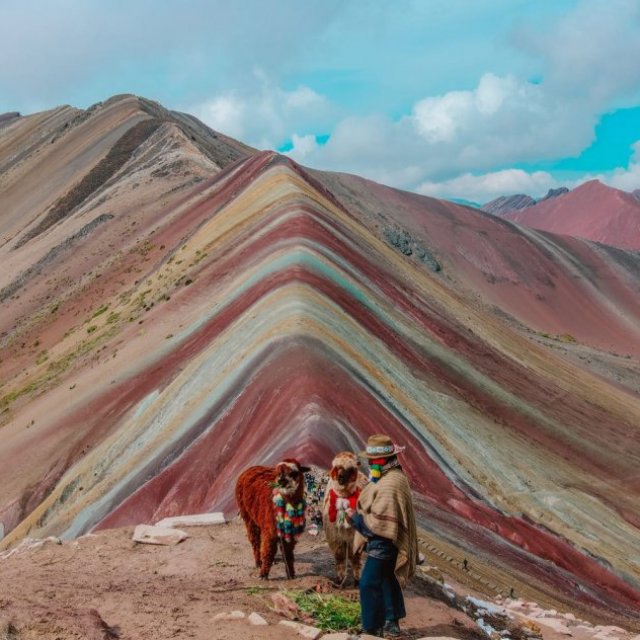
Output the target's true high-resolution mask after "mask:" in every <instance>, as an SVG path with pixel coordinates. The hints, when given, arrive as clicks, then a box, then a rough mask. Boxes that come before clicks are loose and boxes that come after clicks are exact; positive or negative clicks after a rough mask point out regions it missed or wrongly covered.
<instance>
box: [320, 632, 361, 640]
mask: <svg viewBox="0 0 640 640" xmlns="http://www.w3.org/2000/svg"><path fill="white" fill-rule="evenodd" d="M354 637H355V636H352V635H349V634H348V633H325V634H324V635H323V636H322V640H351V639H352V638H354ZM358 637H360V638H362V637H363V636H358Z"/></svg>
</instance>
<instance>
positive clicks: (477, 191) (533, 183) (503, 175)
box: [416, 169, 559, 204]
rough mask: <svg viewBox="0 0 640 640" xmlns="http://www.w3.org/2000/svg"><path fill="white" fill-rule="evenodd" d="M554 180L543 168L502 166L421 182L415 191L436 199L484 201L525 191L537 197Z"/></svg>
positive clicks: (551, 186) (551, 187) (553, 185)
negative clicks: (481, 172)
mask: <svg viewBox="0 0 640 640" xmlns="http://www.w3.org/2000/svg"><path fill="white" fill-rule="evenodd" d="M558 186H559V185H558V182H557V180H556V179H555V178H554V177H553V176H552V175H551V174H550V173H547V172H546V171H534V172H533V173H528V172H526V171H523V170H522V169H504V170H503V171H493V172H490V173H486V174H484V175H473V174H471V173H465V174H464V175H461V176H457V177H455V178H452V179H451V180H444V181H442V182H428V181H427V182H423V183H422V184H420V185H418V187H417V188H416V191H417V192H418V193H422V194H423V195H427V196H433V197H436V198H463V199H465V200H471V201H473V202H478V203H480V204H484V203H485V202H489V201H490V200H493V199H494V198H497V197H499V196H502V195H512V194H516V193H526V194H527V195H530V196H533V197H534V198H539V197H540V196H542V195H544V194H545V193H546V192H547V191H548V190H549V189H554V188H556V187H558Z"/></svg>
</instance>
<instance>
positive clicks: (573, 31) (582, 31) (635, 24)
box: [514, 0, 640, 109]
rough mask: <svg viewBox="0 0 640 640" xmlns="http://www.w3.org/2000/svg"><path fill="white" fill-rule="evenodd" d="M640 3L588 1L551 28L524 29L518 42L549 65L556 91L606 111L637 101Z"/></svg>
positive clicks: (548, 73)
mask: <svg viewBox="0 0 640 640" xmlns="http://www.w3.org/2000/svg"><path fill="white" fill-rule="evenodd" d="M639 36H640V3H638V2H637V0H582V2H580V3H579V4H578V5H577V7H576V8H575V9H574V10H573V11H572V12H570V13H569V14H567V15H566V16H564V17H563V18H561V19H560V20H558V21H557V22H556V23H555V24H554V25H552V26H551V27H550V28H547V29H537V30H536V31H533V30H532V29H530V28H528V29H525V28H521V29H519V30H517V31H516V32H515V33H514V42H515V43H516V45H517V46H518V47H520V48H522V49H524V50H525V51H527V52H529V53H530V54H533V55H534V56H535V57H536V58H537V59H539V60H541V61H542V62H543V68H542V73H543V74H544V77H545V83H546V84H547V85H548V87H549V89H550V91H552V92H553V93H554V95H557V96H569V97H572V98H573V99H575V98H576V97H578V96H579V97H580V99H581V100H583V101H585V102H588V103H589V104H590V105H592V108H595V109H600V108H602V107H603V106H604V105H605V104H606V103H608V102H609V101H610V100H614V101H622V102H624V100H625V99H628V98H629V97H631V98H634V99H637V98H638V90H639V89H640V65H638V63H637V61H638V60H640V37H639Z"/></svg>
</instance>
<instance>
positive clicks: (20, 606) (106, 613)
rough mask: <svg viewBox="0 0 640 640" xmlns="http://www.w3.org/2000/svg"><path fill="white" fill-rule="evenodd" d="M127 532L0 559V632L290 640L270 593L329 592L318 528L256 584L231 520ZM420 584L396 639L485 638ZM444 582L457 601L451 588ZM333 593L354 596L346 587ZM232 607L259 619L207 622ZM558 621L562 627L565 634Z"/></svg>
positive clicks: (24, 639)
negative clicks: (289, 565)
mask: <svg viewBox="0 0 640 640" xmlns="http://www.w3.org/2000/svg"><path fill="white" fill-rule="evenodd" d="M132 531H133V529H132V528H123V529H116V530H111V531H104V532H101V533H100V534H98V535H93V534H90V535H88V536H84V537H82V538H79V539H77V540H73V541H65V542H63V543H60V542H59V541H56V540H47V541H45V542H40V543H37V544H35V545H32V546H27V545H24V546H23V547H21V548H19V549H17V550H13V551H12V552H5V553H4V554H3V555H2V556H0V576H1V579H0V638H1V639H2V640H5V639H20V640H31V639H36V638H37V639H42V638H51V639H52V640H71V639H74V640H75V639H83V640H85V639H88V640H98V639H100V640H102V639H104V638H115V637H120V638H130V639H132V640H137V639H140V640H143V639H144V640H147V639H154V640H163V639H172V638H195V639H198V640H200V639H201V640H205V639H206V640H210V639H212V638H216V639H220V640H232V639H233V640H235V639H236V638H238V637H241V638H256V639H258V638H260V639H262V638H264V639H266V640H269V639H271V638H273V639H274V640H275V639H276V638H279V639H280V638H281V639H283V640H287V639H292V640H293V639H294V638H299V637H300V636H298V635H297V633H296V632H295V631H294V630H292V629H289V628H285V627H283V626H282V625H280V624H278V623H279V622H280V621H281V620H283V619H285V618H284V617H283V616H282V615H281V614H280V613H277V612H276V611H275V610H274V603H273V599H272V595H273V594H275V593H280V592H282V591H283V590H289V589H312V588H318V589H320V590H322V591H325V592H326V591H332V592H335V593H337V592H338V591H337V590H336V589H335V588H334V587H332V586H331V585H330V578H331V576H332V572H333V564H332V559H331V557H330V554H329V552H328V550H327V548H326V545H325V544H324V542H323V540H322V534H320V536H318V537H313V536H311V535H308V534H305V535H303V536H302V538H301V542H300V544H299V546H298V553H297V558H296V566H297V572H298V576H299V577H297V578H296V579H295V580H293V581H287V580H286V579H285V575H284V566H283V565H282V563H277V564H276V565H275V566H274V568H273V570H272V575H271V579H270V580H269V581H268V582H266V583H265V582H264V581H260V580H259V579H258V577H257V574H256V572H255V570H254V568H253V566H252V565H253V562H252V557H251V551H250V548H249V545H248V543H247V541H246V538H245V536H244V528H243V525H242V524H241V523H239V522H232V523H228V524H224V525H217V526H207V527H190V528H189V529H188V533H189V536H190V537H189V538H188V539H187V540H185V541H183V542H181V543H180V544H178V545H176V546H158V545H147V544H139V543H135V542H133V541H132V539H131V537H132ZM428 584H429V583H428V582H427V581H425V580H424V579H417V580H414V582H413V584H412V586H411V587H410V588H409V589H408V590H407V592H406V601H407V610H408V616H407V619H406V620H405V621H404V622H403V628H404V631H405V637H406V638H409V639H416V638H422V637H442V636H445V637H451V638H458V639H460V640H475V639H478V640H480V639H481V638H486V635H485V634H484V633H483V631H482V630H481V629H480V626H479V625H478V624H477V622H476V621H474V620H473V619H472V618H471V617H469V616H467V615H466V614H465V613H463V612H462V611H459V610H457V609H455V608H453V607H451V606H448V605H447V604H445V603H444V602H442V601H439V600H438V599H436V598H433V597H430V596H429V595H427V593H428V592H429V587H428ZM425 585H427V586H425ZM451 588H452V589H453V590H456V591H458V599H460V597H461V594H460V593H459V586H456V585H455V584H452V585H451ZM341 594H342V595H344V596H345V597H347V598H350V599H356V598H357V591H356V590H355V589H353V588H351V587H348V588H346V589H344V590H342V591H341ZM508 605H509V606H510V607H511V608H512V609H513V610H514V611H515V610H516V609H518V608H520V609H521V610H522V611H524V614H523V615H525V614H527V613H530V614H533V615H534V616H538V615H540V611H539V610H535V609H532V608H531V607H534V605H530V606H529V608H528V609H527V605H525V604H524V603H519V602H509V603H508ZM232 610H241V611H243V612H244V613H245V614H247V615H248V614H250V613H251V612H257V613H259V614H260V615H261V616H262V617H263V618H264V619H265V620H266V621H267V622H268V623H269V624H268V625H267V626H252V625H251V624H250V623H249V622H248V621H247V619H246V618H245V619H239V620H220V619H215V618H216V616H217V615H218V614H221V613H225V612H230V611H232ZM543 613H544V612H543ZM546 614H548V612H546ZM546 614H545V615H546ZM554 614H555V612H554ZM514 615H515V614H514ZM547 621H551V624H552V625H554V624H555V625H556V626H557V629H556V630H555V631H554V630H553V628H552V627H548V626H543V625H541V624H539V620H536V621H535V622H536V624H538V627H539V628H540V629H541V630H542V634H543V637H544V639H545V640H557V639H559V638H562V637H568V634H569V633H570V634H572V635H573V637H575V638H578V639H579V640H587V639H588V638H597V639H598V640H618V639H619V640H623V639H624V640H631V638H632V635H631V634H628V633H625V632H623V631H622V630H618V631H612V630H610V629H605V628H597V627H587V626H583V627H581V628H578V623H577V622H574V621H572V620H570V619H565V618H562V617H561V616H560V617H559V616H558V615H556V616H553V615H549V616H548V617H547ZM561 623H562V624H564V625H565V626H566V625H567V624H569V625H571V630H570V631H568V630H566V629H565V628H564V627H561V626H559V625H560V624H561Z"/></svg>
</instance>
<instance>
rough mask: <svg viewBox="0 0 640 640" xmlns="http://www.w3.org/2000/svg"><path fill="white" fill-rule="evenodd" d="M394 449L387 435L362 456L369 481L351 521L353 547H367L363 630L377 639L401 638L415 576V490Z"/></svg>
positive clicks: (371, 441)
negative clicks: (410, 583) (407, 592)
mask: <svg viewBox="0 0 640 640" xmlns="http://www.w3.org/2000/svg"><path fill="white" fill-rule="evenodd" d="M403 449H404V448H403V447H398V446H396V445H395V444H394V443H393V442H392V440H391V438H389V437H388V436H385V435H373V436H371V437H370V438H369V439H368V441H367V449H366V451H364V452H363V455H364V456H366V458H368V460H369V468H370V477H369V479H370V482H369V484H368V485H367V486H366V487H365V488H364V489H363V490H362V493H361V494H360V498H359V499H358V503H357V509H356V510H352V509H349V510H348V511H347V517H348V518H349V522H350V523H351V525H352V526H353V528H354V529H355V530H356V532H357V533H356V540H355V542H354V545H355V546H356V548H357V547H360V548H361V547H362V546H364V544H366V545H367V561H366V564H365V566H364V569H363V571H362V575H361V577H360V609H361V613H362V626H363V629H364V631H365V632H366V633H368V634H370V635H374V636H382V635H383V633H386V634H387V635H392V636H393V635H400V627H399V624H398V621H399V620H400V619H401V618H404V617H406V611H405V607H404V597H403V595H402V588H404V586H405V585H406V583H407V581H408V580H409V578H410V577H411V576H412V575H413V574H414V573H415V568H416V558H417V535H416V522H415V515H414V511H413V501H412V499H411V489H410V488H409V482H408V481H407V477H406V476H405V474H404V472H403V471H402V467H401V466H400V462H399V460H398V453H400V452H401V451H402V450H403Z"/></svg>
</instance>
